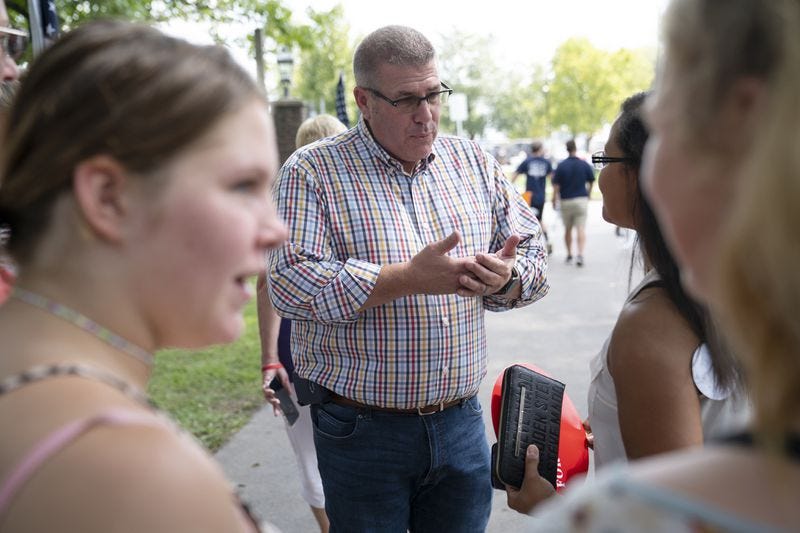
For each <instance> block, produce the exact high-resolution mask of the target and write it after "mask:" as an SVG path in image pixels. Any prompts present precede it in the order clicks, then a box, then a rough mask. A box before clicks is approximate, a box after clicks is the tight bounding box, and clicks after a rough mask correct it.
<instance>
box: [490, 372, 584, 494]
mask: <svg viewBox="0 0 800 533" xmlns="http://www.w3.org/2000/svg"><path fill="white" fill-rule="evenodd" d="M515 364H519V365H522V366H524V367H527V368H530V369H531V370H533V371H534V372H538V373H539V374H542V375H544V376H547V377H552V376H550V374H548V373H547V372H545V371H544V370H542V369H541V368H539V367H537V366H536V365H533V364H530V363H515ZM504 373H505V372H500V375H499V376H497V380H496V381H495V382H494V389H493V390H492V424H493V425H494V434H495V437H497V434H498V432H499V425H500V403H501V391H502V390H503V374H504ZM588 471H589V443H588V441H587V440H586V430H585V429H584V428H583V422H582V421H581V417H580V415H579V414H578V410H577V409H575V405H574V404H573V403H572V400H570V399H569V396H567V393H566V392H565V393H564V401H563V403H562V404H561V429H560V435H559V439H558V470H557V472H556V488H557V490H558V491H559V492H561V490H562V489H563V488H564V487H566V483H567V481H568V480H569V479H570V478H571V477H572V476H574V475H576V474H584V473H586V472H588Z"/></svg>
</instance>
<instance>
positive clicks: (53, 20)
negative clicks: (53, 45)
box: [39, 0, 58, 42]
mask: <svg viewBox="0 0 800 533" xmlns="http://www.w3.org/2000/svg"><path fill="white" fill-rule="evenodd" d="M39 5H40V6H41V13H42V32H43V33H44V37H45V39H47V40H48V41H50V42H52V41H54V40H55V39H56V37H58V15H56V3H55V0H39Z"/></svg>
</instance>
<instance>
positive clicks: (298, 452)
mask: <svg viewBox="0 0 800 533" xmlns="http://www.w3.org/2000/svg"><path fill="white" fill-rule="evenodd" d="M292 400H294V402H295V404H296V405H297V410H298V411H299V413H300V417H299V418H298V419H297V422H295V423H294V425H293V426H290V425H289V423H288V422H286V417H284V418H283V421H284V423H285V425H286V434H287V435H288V436H289V442H291V443H292V449H293V450H294V456H295V459H297V466H298V467H299V468H300V486H301V489H300V491H301V495H302V496H303V499H304V500H305V501H306V503H308V505H310V506H311V507H317V508H318V509H324V508H325V495H324V494H323V492H322V479H320V477H319V469H318V468H317V450H316V449H315V448H314V427H313V426H312V424H311V407H309V406H308V405H299V404H297V395H296V394H295V392H294V386H292Z"/></svg>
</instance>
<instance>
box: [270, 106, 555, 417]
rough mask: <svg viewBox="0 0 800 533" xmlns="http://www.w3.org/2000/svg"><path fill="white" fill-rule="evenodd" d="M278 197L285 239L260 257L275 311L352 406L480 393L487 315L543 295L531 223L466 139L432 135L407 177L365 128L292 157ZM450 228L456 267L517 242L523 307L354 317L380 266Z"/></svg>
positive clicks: (481, 304) (404, 305) (298, 359)
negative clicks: (455, 238)
mask: <svg viewBox="0 0 800 533" xmlns="http://www.w3.org/2000/svg"><path fill="white" fill-rule="evenodd" d="M275 191H276V192H275V196H276V203H277V206H278V212H279V214H280V216H281V217H282V218H283V220H285V221H286V223H287V225H288V227H289V239H288V241H287V242H286V243H285V245H284V246H282V247H280V248H278V249H277V250H275V251H273V252H271V253H270V254H269V255H268V261H269V282H270V283H269V287H270V289H269V290H270V296H271V299H272V302H273V304H274V305H275V308H276V309H277V311H278V313H279V314H280V315H281V316H283V317H285V318H290V319H292V320H293V323H292V337H291V349H292V358H293V360H294V362H295V367H296V371H297V372H298V374H299V375H301V376H303V377H305V378H308V379H311V380H312V381H315V382H317V383H319V384H321V385H323V386H325V387H327V388H329V389H331V390H333V391H335V392H336V393H338V394H340V395H342V396H345V397H347V398H351V399H353V400H356V401H359V402H362V403H366V404H369V405H376V406H382V407H397V408H414V407H421V406H425V405H430V404H434V403H439V402H446V401H449V400H454V399H458V398H464V397H468V396H471V395H473V394H475V393H476V392H477V391H478V386H479V385H480V382H481V380H482V379H483V376H484V375H485V374H486V352H487V350H486V331H485V325H484V310H486V309H488V310H490V311H503V310H507V309H511V308H514V307H521V306H523V305H527V304H530V303H532V302H534V301H536V300H538V299H539V298H541V297H542V296H544V295H545V294H546V293H547V290H548V285H547V282H546V278H545V271H546V267H547V262H546V261H547V255H546V253H545V252H544V247H543V244H542V239H541V228H540V226H539V223H538V221H537V220H536V217H535V216H534V215H533V213H532V212H531V210H530V208H529V207H528V206H527V205H526V204H525V202H524V201H523V200H522V198H521V196H520V195H519V193H518V192H517V191H516V190H515V189H514V188H513V186H512V185H511V184H510V183H509V182H508V180H507V179H506V178H505V176H504V175H503V172H502V169H501V168H500V166H499V164H498V163H497V162H496V161H495V160H494V159H493V158H492V157H491V156H489V155H488V154H486V153H485V152H484V151H483V150H481V149H480V147H479V146H478V145H477V144H475V143H474V142H471V141H467V140H465V139H460V138H455V137H442V136H440V137H438V138H437V139H436V141H435V143H434V146H433V152H432V154H431V155H430V156H429V157H428V158H427V159H425V160H423V161H421V162H420V163H419V164H417V166H416V167H415V169H414V171H413V172H412V174H411V175H408V174H406V173H404V172H403V169H402V166H401V164H400V163H399V162H398V161H397V160H395V159H394V158H392V157H391V156H390V155H389V154H388V153H387V152H386V151H385V150H384V149H383V148H382V147H381V146H380V145H379V144H377V143H376V142H375V141H374V140H373V137H372V134H371V133H370V131H369V129H368V127H367V125H366V124H365V123H364V121H363V119H362V120H361V121H359V123H358V125H357V126H356V127H354V128H352V129H351V130H349V131H347V132H345V133H342V134H341V135H338V136H336V137H332V138H328V139H323V140H321V141H318V142H316V143H313V144H311V145H308V146H306V147H304V148H301V149H300V150H298V151H297V152H295V153H294V154H293V155H292V156H291V157H290V158H289V159H288V160H287V161H286V163H285V164H284V165H283V167H282V168H281V171H280V175H279V177H278V180H277V183H276V185H275ZM454 230H459V231H460V232H461V235H462V241H461V243H459V244H458V246H456V247H455V248H454V249H453V250H451V251H450V252H449V255H451V256H455V257H464V256H474V255H475V254H476V253H478V252H496V251H498V250H500V249H501V248H502V246H503V243H504V242H505V240H506V239H507V238H508V237H509V236H510V235H512V234H518V235H520V236H521V237H522V242H521V243H520V245H519V246H518V248H517V262H516V268H517V270H518V271H519V273H520V278H521V281H522V294H521V296H520V297H519V298H518V299H516V300H513V301H509V300H506V299H504V298H501V297H498V296H485V297H473V298H462V297H460V296H456V295H426V294H418V295H412V296H408V297H404V298H398V299H396V300H394V301H392V302H389V303H386V304H384V305H381V306H377V307H373V308H370V309H366V310H363V311H361V312H359V311H358V310H359V309H360V308H361V307H362V306H363V304H364V303H365V302H366V300H367V298H368V297H369V295H370V292H371V291H372V289H373V287H374V286H375V283H376V280H377V278H378V274H379V273H380V270H381V265H386V264H391V263H399V262H403V261H409V260H410V259H411V258H412V257H413V256H414V255H415V254H417V253H418V252H420V251H421V250H422V248H424V247H425V246H426V245H428V244H430V243H432V242H434V241H438V240H441V239H443V238H444V237H446V236H447V235H449V234H450V233H452V232H453V231H454ZM522 333H523V332H520V334H522Z"/></svg>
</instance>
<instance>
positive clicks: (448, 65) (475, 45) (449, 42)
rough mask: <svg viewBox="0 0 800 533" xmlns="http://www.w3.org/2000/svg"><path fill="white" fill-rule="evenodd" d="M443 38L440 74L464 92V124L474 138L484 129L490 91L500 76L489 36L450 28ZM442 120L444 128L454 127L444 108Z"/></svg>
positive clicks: (489, 110)
mask: <svg viewBox="0 0 800 533" xmlns="http://www.w3.org/2000/svg"><path fill="white" fill-rule="evenodd" d="M442 40H443V43H444V44H443V45H442V46H441V48H440V50H439V54H438V55H439V71H440V76H441V78H442V80H443V81H444V82H445V83H447V84H448V85H449V86H450V88H451V89H453V90H454V91H456V92H459V93H463V94H465V95H466V96H467V110H468V113H469V118H467V120H466V121H465V122H464V124H463V126H464V129H465V130H466V132H467V133H468V134H469V136H470V137H471V138H474V137H475V136H477V135H481V134H482V133H483V131H484V129H485V128H486V125H487V124H488V122H489V117H488V115H489V114H490V113H491V104H490V102H491V95H492V94H493V91H494V88H495V86H496V80H498V79H500V76H498V74H497V68H496V67H495V61H494V59H493V57H492V51H493V44H492V38H491V36H482V35H474V34H470V33H466V32H463V31H460V30H453V31H452V33H450V34H448V35H446V36H444V37H443V39H442ZM441 123H442V129H443V130H445V131H455V129H456V127H455V123H454V122H453V121H451V120H450V117H449V115H448V112H447V109H446V108H445V110H444V112H443V113H442V119H441Z"/></svg>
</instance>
